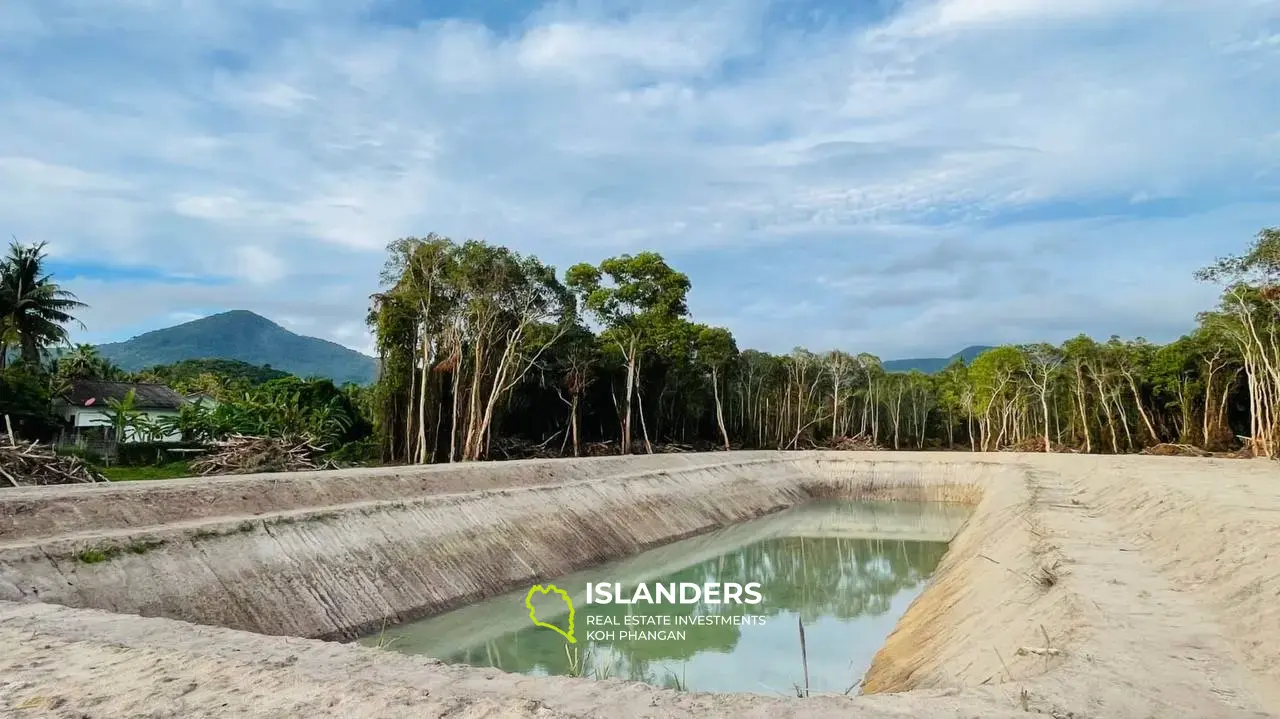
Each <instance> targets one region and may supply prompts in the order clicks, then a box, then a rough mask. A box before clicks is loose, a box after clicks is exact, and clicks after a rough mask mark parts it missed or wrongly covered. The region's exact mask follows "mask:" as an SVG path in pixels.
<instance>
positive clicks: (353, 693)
mask: <svg viewBox="0 0 1280 719" xmlns="http://www.w3.org/2000/svg"><path fill="white" fill-rule="evenodd" d="M731 459H733V455H729V454H717V455H705V456H703V457H698V458H678V459H676V458H672V459H666V458H638V459H636V460H624V461H622V462H631V465H630V466H632V467H634V468H635V470H636V472H637V473H644V472H650V473H653V472H657V473H659V474H660V475H662V476H667V475H670V477H668V479H669V483H668V484H665V485H660V484H646V485H644V486H645V488H646V491H649V492H651V493H660V492H670V493H674V494H672V495H671V497H669V499H673V501H678V500H680V498H681V496H683V495H679V493H681V492H685V493H692V492H693V491H694V490H693V489H692V488H693V487H695V486H697V484H696V483H697V482H703V483H705V482H708V481H719V482H725V483H726V484H724V485H723V488H728V487H731V486H734V485H733V482H734V480H733V477H732V472H729V471H728V470H719V471H713V469H712V468H711V466H710V465H709V464H708V463H709V462H712V461H717V462H723V461H726V460H731ZM743 461H744V462H749V463H750V464H751V465H753V466H754V465H755V464H756V463H757V462H762V463H765V464H768V463H770V462H774V463H777V465H778V467H777V470H778V472H783V470H786V471H794V472H796V473H799V474H804V473H809V474H812V475H814V476H818V475H821V477H822V482H820V483H817V484H813V485H810V486H808V488H807V491H810V492H820V491H836V489H839V488H840V487H844V488H845V489H846V490H847V489H848V488H849V487H853V486H857V487H859V488H860V491H862V492H863V493H864V494H866V495H869V496H876V495H893V494H895V493H897V492H900V491H902V490H903V487H901V486H895V485H893V484H892V483H887V482H884V481H882V478H884V477H888V476H891V475H892V474H893V472H891V471H889V470H891V469H893V465H895V464H898V463H901V464H902V465H903V466H906V465H908V464H910V465H913V466H914V465H922V466H920V467H918V468H917V469H913V471H918V472H922V473H923V474H922V476H925V475H930V476H936V477H938V478H940V479H939V481H938V485H939V486H942V485H946V486H948V487H953V488H954V487H958V488H959V489H956V490H954V491H956V492H957V493H958V494H957V496H958V497H968V498H969V499H971V500H978V503H977V506H976V509H975V512H974V514H973V516H972V518H971V519H970V521H969V522H968V524H967V525H966V527H965V528H964V529H963V530H962V532H961V533H960V535H959V536H958V537H957V538H956V539H955V540H954V541H953V543H952V548H951V551H950V552H949V553H948V555H947V557H945V558H944V560H943V563H942V565H941V566H940V567H939V568H938V571H937V573H936V574H935V578H934V580H933V581H932V583H931V585H930V587H929V589H928V590H926V592H925V593H924V594H923V595H922V596H921V597H920V599H919V600H917V602H915V604H913V605H912V607H911V609H909V610H908V612H907V614H906V616H904V618H903V620H902V621H901V622H900V624H899V627H898V629H897V630H896V631H895V633H894V635H893V636H892V637H891V638H890V640H889V642H888V643H887V644H886V646H885V647H884V648H883V649H882V650H881V652H880V654H879V655H878V656H877V658H876V661H875V663H874V664H873V667H872V670H871V671H870V672H869V674H868V676H867V678H866V682H867V683H866V690H867V691H868V692H876V693H873V694H869V695H865V696H859V697H843V696H840V697H834V696H823V697H813V698H809V699H803V700H801V699H794V698H790V699H789V698H782V697H778V698H770V697H754V696H743V695H737V696H721V695H691V694H681V693H676V692H672V691H667V690H661V689H656V688H652V687H648V686H645V685H640V684H635V683H629V682H622V681H616V680H609V681H604V682H592V681H588V680H576V679H569V678H538V679H535V678H530V677H524V676H518V675H508V674H502V673H500V672H496V671H487V670H480V669H470V668H463V667H448V666H443V665H439V664H435V663H432V662H430V661H426V660H422V659H417V658H413V657H406V656H400V655H395V654H392V653H388V652H382V651H379V650H376V649H370V648H364V647H359V646H352V645H346V644H337V643H331V642H321V641H316V640H309V639H299V638H293V637H279V636H266V635H263V634H255V633H250V632H244V631H235V630H231V629H224V628H219V627H211V626H200V625H196V624H188V623H185V622H179V621H174V620H171V619H162V618H142V617H133V616H124V615H119V614H111V613H107V612H102V611H96V610H91V609H72V608H68V607H62V606H57V605H53V604H43V603H16V602H0V646H3V647H5V651H3V652H0V712H14V713H15V714H17V715H19V716H21V715H24V714H30V715H33V716H41V715H44V716H67V717H73V716H74V717H81V716H86V715H87V716H91V717H115V716H135V715H138V716H149V717H150V716H156V717H167V716H173V717H179V716H181V717H205V716H208V717H214V716H219V717H220V716H248V717H277V716H280V717H283V716H344V717H359V716H369V717H400V716H404V717H410V716H412V717H421V716H433V717H434V716H441V717H587V716H590V717H620V718H625V717H695V716H697V717H706V716H734V717H773V718H776V717H797V718H799V717H819V718H820V719H821V718H823V717H837V716H840V717H844V716H859V717H872V718H874V717H961V716H966V717H974V716H982V717H1002V716H1027V713H1028V712H1032V713H1039V714H1042V715H1048V716H1055V717H1075V718H1077V719H1078V718H1082V717H1136V718H1139V719H1141V718H1145V717H1263V716H1277V715H1280V470H1277V468H1276V466H1275V465H1274V464H1273V463H1270V462H1266V461H1261V460H1258V461H1231V460H1207V459H1205V460H1193V459H1178V458H1159V457H1082V456H1060V455H1047V456H1046V455H967V454H960V455H957V454H911V453H902V454H892V455H890V454H884V453H877V454H857V453H841V454H834V453H814V454H802V453H790V454H785V455H783V454H775V453H750V454H749V455H744V456H743ZM700 465H705V466H700ZM623 466H624V465H623V464H621V463H619V462H615V463H613V464H609V463H601V462H600V461H594V463H593V461H592V460H588V461H586V462H583V463H580V464H576V465H575V464H574V463H572V462H566V461H561V462H548V463H538V462H528V463H511V465H510V466H508V467H506V468H503V467H502V466H501V465H483V466H476V467H472V468H466V469H465V470H453V471H446V470H434V469H433V470H431V471H430V472H426V473H423V472H421V471H418V472H417V473H415V474H414V476H413V477H407V476H405V477H400V476H397V477H396V478H394V479H389V478H387V477H386V476H383V479H382V480H379V479H378V477H377V476H356V475H350V474H348V475H341V476H338V475H330V476H329V477H332V478H328V477H298V478H290V477H273V478H263V477H260V478H236V479H234V480H196V481H190V482H182V483H169V482H165V483H146V485H145V486H140V487H130V488H128V489H127V492H128V493H129V494H128V496H129V497H130V498H132V500H134V501H131V502H117V503H97V504H99V505H100V508H99V509H95V508H94V504H95V502H94V498H93V497H92V492H91V490H92V489H93V488H79V487H76V488H68V490H67V491H66V492H65V494H59V495H58V497H59V498H60V499H62V500H68V499H70V500H71V501H63V502H61V503H59V504H57V505H54V504H48V505H46V504H44V502H45V499H46V498H47V497H48V496H51V495H48V494H44V493H41V492H38V491H35V490H14V492H22V494H21V495H18V494H13V495H6V496H4V497H2V498H0V502H3V503H4V504H5V506H6V507H7V509H6V510H5V511H6V514H5V515H4V516H0V519H2V520H3V521H4V523H0V530H4V531H0V553H3V552H13V553H14V556H18V555H19V554H21V553H22V552H25V551H28V550H29V549H31V548H32V547H48V546H56V545H59V543H63V544H65V543H69V542H73V541H76V540H74V539H68V537H73V538H74V536H76V535H77V533H78V534H79V535H84V536H88V535H103V534H107V533H110V532H123V531H125V529H126V528H127V527H130V526H132V527H133V531H135V532H136V531H138V528H139V527H145V528H146V529H148V530H149V531H152V532H155V533H159V534H164V533H165V532H166V531H187V530H188V529H189V527H190V525H194V524H199V523H200V522H204V523H210V522H218V523H221V524H227V523H231V522H235V521H237V520H239V521H246V520H250V519H251V520H254V521H262V520H263V519H264V517H270V516H272V514H273V513H275V514H278V513H281V512H300V511H303V510H308V509H318V508H319V507H321V506H338V505H339V503H341V502H356V501H361V502H365V503H370V502H372V503H379V502H400V501H403V497H404V496H405V495H406V494H407V493H412V494H415V495H417V494H424V495H430V494H431V493H432V492H433V491H434V492H435V493H436V494H438V495H439V496H441V497H444V496H446V495H448V496H456V495H451V494H450V493H454V492H457V491H459V489H461V488H462V487H470V488H478V487H483V488H484V489H483V491H485V492H489V493H491V495H492V496H495V497H496V496H502V493H503V492H505V491H506V490H505V488H507V487H514V486H521V487H525V488H537V487H543V486H545V487H546V490H545V491H548V492H553V491H570V490H569V489H567V488H565V487H567V485H571V484H584V485H586V484H594V482H593V481H592V480H591V479H590V477H591V476H592V475H593V474H594V473H599V472H601V471H602V470H603V469H604V468H610V469H611V470H612V472H613V473H614V475H615V476H614V477H612V478H609V479H606V480H601V481H604V482H619V483H623V482H630V481H631V480H627V479H626V475H624V474H622V473H619V471H618V470H619V468H620V467H623ZM743 466H744V467H745V466H747V465H746V464H744V465H743ZM744 471H745V470H744ZM689 472H693V474H691V475H690V476H689V478H688V479H687V481H686V480H685V479H681V477H680V476H679V475H681V474H682V473H689ZM931 473H932V474H931ZM386 474H387V473H386V472H384V473H383V475H386ZM401 474H404V473H403V472H402V473H401ZM726 474H727V475H728V476H725V475H726ZM423 477H427V478H426V479H423ZM878 478H880V479H878ZM644 481H645V482H651V483H654V482H658V481H659V480H658V479H646V480H644ZM663 481H668V480H663ZM751 481H752V482H757V483H758V484H759V485H760V486H759V487H758V488H757V491H758V492H759V493H779V494H778V495H777V496H782V495H785V494H786V492H787V491H790V490H787V489H786V488H785V487H783V486H782V485H780V484H779V485H776V486H775V485H772V484H768V483H767V482H765V480H763V479H761V480H751ZM796 481H800V480H796ZM309 482H310V483H319V484H322V485H323V486H324V490H323V492H322V491H320V490H319V489H316V487H315V486H313V487H311V489H310V491H303V489H301V488H302V487H304V486H306V484H307V483H309ZM682 482H684V484H681V483H682ZM743 482H744V483H745V482H746V480H743ZM686 484H687V485H688V486H685V485H686ZM157 487H158V488H159V489H154V488H157ZM628 487H629V488H630V489H628V491H629V492H634V491H638V490H636V489H635V488H634V485H633V484H628ZM723 488H721V489H723ZM112 489H113V490H114V489H117V488H112ZM120 489H121V490H123V488H120ZM907 489H911V487H907ZM916 489H919V487H916ZM53 491H54V492H58V491H60V490H59V488H53ZM539 491H541V490H539ZM575 491H576V490H575ZM592 491H593V492H598V493H602V494H601V496H604V494H607V493H604V492H603V490H600V489H599V488H593V489H592ZM515 494H519V492H513V494H512V496H515ZM678 495H679V496H678ZM320 496H324V497H325V498H326V499H325V502H324V503H322V504H317V502H316V497H320ZM760 496H761V497H764V496H765V494H761V495H760ZM768 496H769V497H772V496H774V495H773V494H769V495H768ZM645 497H646V498H647V499H649V500H651V499H653V495H652V494H651V495H645ZM179 498H185V499H179ZM748 499H750V497H748V496H747V495H746V494H743V495H742V496H740V497H727V499H726V501H730V500H732V501H740V502H743V503H744V504H743V505H742V506H744V507H745V506H747V505H746V504H745V503H746V502H747V500H748ZM695 500H696V502H695ZM703 500H704V498H703V497H702V496H701V495H699V496H697V497H692V495H691V496H690V498H689V502H691V503H701V502H702V501H703ZM512 501H514V500H512ZM601 501H602V502H603V501H604V500H603V499H602V500H601ZM769 501H773V500H769ZM182 503H185V504H186V505H187V506H186V507H185V508H178V509H175V507H177V505H178V504H182ZM757 504H759V503H757ZM18 506H25V509H22V510H18V509H16V508H17V507H18ZM602 506H604V505H602ZM753 506H755V505H753ZM759 506H763V505H759ZM235 507H242V509H241V510H240V514H229V513H228V512H230V511H231V510H232V509H234V508H235ZM254 507H256V509H255V508H254ZM126 508H127V509H126ZM457 511H462V510H456V509H455V513H456V512H457ZM692 511H693V510H692V509H682V510H681V512H682V514H681V516H684V514H683V513H691V512H692ZM708 511H710V510H708ZM744 511H745V510H744ZM59 512H61V514H59ZM122 513H123V514H122ZM125 515H128V516H125ZM695 520H696V521H705V520H701V519H698V518H697V517H694V516H693V514H689V521H690V522H695ZM677 529H679V528H677V527H672V531H675V530H677ZM220 541H222V540H220ZM225 541H228V542H231V541H237V540H234V538H227V539H226V540H225ZM624 545H625V543H620V544H619V547H622V546H624ZM228 546H232V545H228ZM23 548H26V549H23ZM147 558H148V555H141V556H140V557H138V558H137V561H139V562H142V561H144V560H146V559H147ZM125 561H133V560H132V559H130V560H125ZM107 564H109V563H107ZM14 566H17V565H10V567H9V569H10V574H9V575H8V576H9V578H10V579H11V580H12V579H13V578H14V577H15V574H14V571H15V570H14V569H13V567H14ZM51 566H55V567H58V568H59V571H62V572H65V573H68V574H70V573H73V572H74V571H75V570H74V567H72V568H70V569H69V568H68V565H66V564H65V563H59V562H54V563H52V565H51ZM94 566H95V567H96V565H94ZM122 566H125V565H122ZM85 571H86V573H87V572H91V571H98V569H95V568H89V569H86V570H85ZM125 576H126V578H131V577H133V576H135V575H130V574H128V573H126V575H125ZM136 576H141V575H136ZM64 580H65V582H66V583H67V584H68V585H74V584H76V583H77V582H78V581H80V580H79V579H78V578H77V577H75V576H65V577H64ZM140 591H146V590H142V589H140ZM370 601H380V599H377V598H374V597H370ZM20 707H27V709H21V708H20Z"/></svg>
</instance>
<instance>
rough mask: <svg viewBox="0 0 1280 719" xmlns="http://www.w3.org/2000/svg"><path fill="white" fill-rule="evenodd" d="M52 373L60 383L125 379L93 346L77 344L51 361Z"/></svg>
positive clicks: (120, 370) (123, 374) (121, 372)
mask: <svg viewBox="0 0 1280 719" xmlns="http://www.w3.org/2000/svg"><path fill="white" fill-rule="evenodd" d="M53 368H54V369H53V372H54V374H55V375H56V376H57V378H58V379H59V380H60V381H63V382H69V381H71V380H108V381H121V380H125V379H126V375H125V372H124V370H122V369H120V368H119V367H117V366H115V365H114V364H112V363H111V361H110V360H108V359H107V358H105V357H103V356H102V355H101V354H99V353H98V350H97V348H96V347H94V346H93V345H86V344H78V345H76V346H75V347H72V348H71V351H69V352H66V353H64V354H62V355H60V356H59V357H58V358H57V359H55V360H54V361H53Z"/></svg>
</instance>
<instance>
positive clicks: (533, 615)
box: [524, 584, 577, 644]
mask: <svg viewBox="0 0 1280 719" xmlns="http://www.w3.org/2000/svg"><path fill="white" fill-rule="evenodd" d="M535 592H541V593H542V594H551V593H553V592H554V593H556V594H558V595H560V598H561V599H563V600H564V603H565V604H566V605H567V606H568V607H569V630H568V631H565V630H563V629H561V628H560V627H557V626H556V625H554V624H547V623H546V622H540V621H538V613H537V611H536V610H535V609H534V608H533V595H534V593H535ZM524 605H525V606H526V607H528V608H529V618H530V619H532V620H533V625H534V626H536V627H546V628H547V629H551V630H554V631H556V632H558V633H559V634H560V635H561V636H563V637H564V638H565V639H568V640H569V643H570V644H573V643H575V642H576V641H577V640H576V639H574V638H573V600H572V599H570V598H569V594H568V593H567V592H565V591H564V590H563V589H560V588H559V587H557V586H556V585H554V584H548V585H547V586H545V587H544V586H542V585H541V584H535V585H533V586H532V587H530V588H529V593H528V594H526V595H525V597H524Z"/></svg>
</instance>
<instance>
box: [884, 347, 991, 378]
mask: <svg viewBox="0 0 1280 719" xmlns="http://www.w3.org/2000/svg"><path fill="white" fill-rule="evenodd" d="M989 349H992V348H991V347H989V346H987V345H973V346H972V347H965V348H964V349H962V350H960V351H959V352H957V353H955V354H953V355H951V356H950V357H917V358H915V359H899V360H889V361H887V362H884V363H882V364H883V366H884V371H886V372H910V371H911V370H916V371H919V372H923V373H925V374H933V373H935V372H941V371H942V370H944V369H946V367H947V365H949V364H951V362H952V360H954V359H955V358H957V357H959V358H961V359H963V360H964V363H965V364H969V363H970V362H973V359H974V358H975V357H977V356H978V355H980V354H982V353H983V352H986V351H987V350H989Z"/></svg>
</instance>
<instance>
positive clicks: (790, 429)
mask: <svg viewBox="0 0 1280 719" xmlns="http://www.w3.org/2000/svg"><path fill="white" fill-rule="evenodd" d="M382 279H383V283H382V284H383V286H382V291H380V292H379V293H377V294H375V295H374V296H373V302H372V306H371V309H370V313H369V324H370V326H371V328H372V330H373V333H374V336H375V340H376V347H377V351H378V356H379V357H378V359H379V362H380V375H379V379H378V381H377V383H376V385H375V387H374V388H373V392H372V395H373V396H372V399H371V409H372V412H373V417H372V419H373V423H374V426H375V428H376V436H377V437H378V441H379V443H380V448H381V450H380V451H381V454H382V458H383V460H384V461H388V462H410V463H426V462H446V461H466V460H477V459H483V458H486V457H490V456H492V451H491V450H492V446H493V443H494V442H495V441H503V440H519V441H523V442H527V443H535V444H537V445H540V446H544V447H555V446H557V445H558V446H559V448H560V451H561V452H562V453H564V454H573V455H575V456H576V455H580V454H582V453H583V452H584V449H583V447H584V444H585V443H589V442H590V443H610V444H611V445H616V451H620V452H622V453H629V452H652V451H655V445H659V444H670V443H680V444H688V445H694V446H700V447H703V448H712V447H721V448H725V449H729V448H735V447H737V448H771V449H801V448H807V447H812V446H816V445H822V444H829V443H831V442H833V441H834V440H838V439H840V438H846V437H861V438H865V439H866V440H867V441H869V442H871V443H874V444H877V445H881V446H885V447H888V448H894V449H928V448H966V449H970V450H973V451H993V450H999V449H1007V448H1019V449H1041V450H1049V451H1053V450H1060V449H1070V450H1074V451H1082V452H1101V453H1122V452H1132V451H1136V450H1139V449H1141V448H1143V447H1147V446H1151V445H1153V444H1157V443H1179V444H1187V445H1194V446H1197V447H1201V448H1203V449H1205V450H1210V451H1216V450H1226V449H1234V448H1236V447H1239V446H1240V445H1241V443H1245V444H1247V445H1249V447H1250V449H1251V450H1252V451H1254V452H1255V453H1257V454H1260V455H1264V456H1274V455H1275V452H1276V442H1277V431H1278V424H1277V423H1278V422H1280V418H1277V409H1278V408H1277V404H1276V403H1277V401H1278V400H1280V336H1278V332H1280V231H1278V230H1275V229H1267V230H1263V231H1262V232H1261V233H1259V234H1258V236H1257V237H1256V238H1255V240H1254V242H1253V243H1252V244H1251V245H1250V246H1249V248H1248V249H1247V251H1246V252H1245V253H1244V254H1241V255H1239V256H1233V257H1227V258H1223V259H1220V260H1218V261H1217V262H1216V263H1214V264H1213V265H1211V266H1209V267H1206V268H1204V269H1203V270H1201V271H1200V272H1198V273H1197V279H1199V280H1202V281H1208V282H1216V283H1219V284H1221V285H1222V287H1223V291H1222V295H1221V299H1220V302H1219V304H1218V306H1217V307H1216V308H1213V309H1211V310H1208V311H1205V312H1203V313H1201V314H1200V315H1199V317H1198V318H1197V323H1196V326H1195V328H1194V329H1193V331H1191V332H1190V333H1188V334H1187V335H1185V336H1183V337H1181V338H1179V339H1177V340H1175V341H1173V342H1170V343H1168V344H1163V345H1158V344H1154V343H1151V342H1148V341H1146V340H1144V339H1142V338H1137V339H1132V340H1125V339H1121V338H1118V337H1111V338H1110V339H1108V340H1106V341H1101V342H1099V341H1096V340H1094V339H1092V338H1089V337H1086V336H1084V335H1081V336H1078V337H1075V338H1072V339H1069V340H1067V341H1065V342H1063V343H1062V344H1060V345H1050V344H1044V343H1040V344H1028V345H1008V346H1002V347H996V348H993V349H991V350H988V351H986V352H983V353H982V354H981V355H979V356H978V357H977V358H976V359H974V360H973V361H972V362H971V363H969V364H967V365H966V364H965V363H964V362H961V361H956V362H954V363H952V364H951V365H950V366H948V367H947V368H946V369H945V370H943V371H942V372H939V373H937V374H933V375H925V374H921V373H918V372H909V373H895V372H887V371H885V369H884V367H883V365H882V363H881V361H880V359H879V358H877V357H875V356H873V355H871V354H868V353H854V352H848V351H844V350H839V349H832V350H828V351H823V352H814V351H810V350H807V349H804V348H799V347H798V348H796V349H794V350H793V351H791V352H790V353H787V354H771V353H768V352H761V351H757V350H751V349H745V350H740V349H739V348H738V346H737V343H736V342H735V340H734V338H733V335H732V333H731V332H730V331H729V330H728V329H726V328H721V327H709V326H706V325H702V324H699V323H696V322H694V321H692V320H691V319H690V317H689V310H688V304H687V298H688V293H689V291H690V289H691V284H690V281H689V278H688V277H687V276H686V275H684V274H683V273H681V272H679V271H677V270H676V269H674V268H672V267H671V266H669V265H668V264H667V263H666V261H665V260H664V259H663V258H662V256H661V255H659V254H657V253H654V252H641V253H639V254H635V255H621V256H618V257H612V258H608V259H605V260H603V261H601V262H599V263H598V264H589V263H580V264H576V265H573V266H572V267H570V268H568V270H567V271H566V272H565V273H564V275H563V276H560V275H559V274H558V273H557V272H556V271H555V270H554V268H551V267H549V266H547V265H546V264H544V263H543V262H542V261H540V260H539V259H538V258H536V257H533V256H530V255H525V254H521V253H519V252H516V251H514V250H512V249H510V248H507V247H503V246H499V245H494V244H489V243H486V242H481V241H477V240H467V241H464V242H455V241H453V240H451V239H449V238H447V237H442V236H439V235H434V234H432V235H428V236H426V237H422V238H416V237H409V238H403V239H400V240H396V241H395V242H393V243H391V244H390V246H389V258H388V260H387V263H386V266H385V268H384V271H383V276H382Z"/></svg>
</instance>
